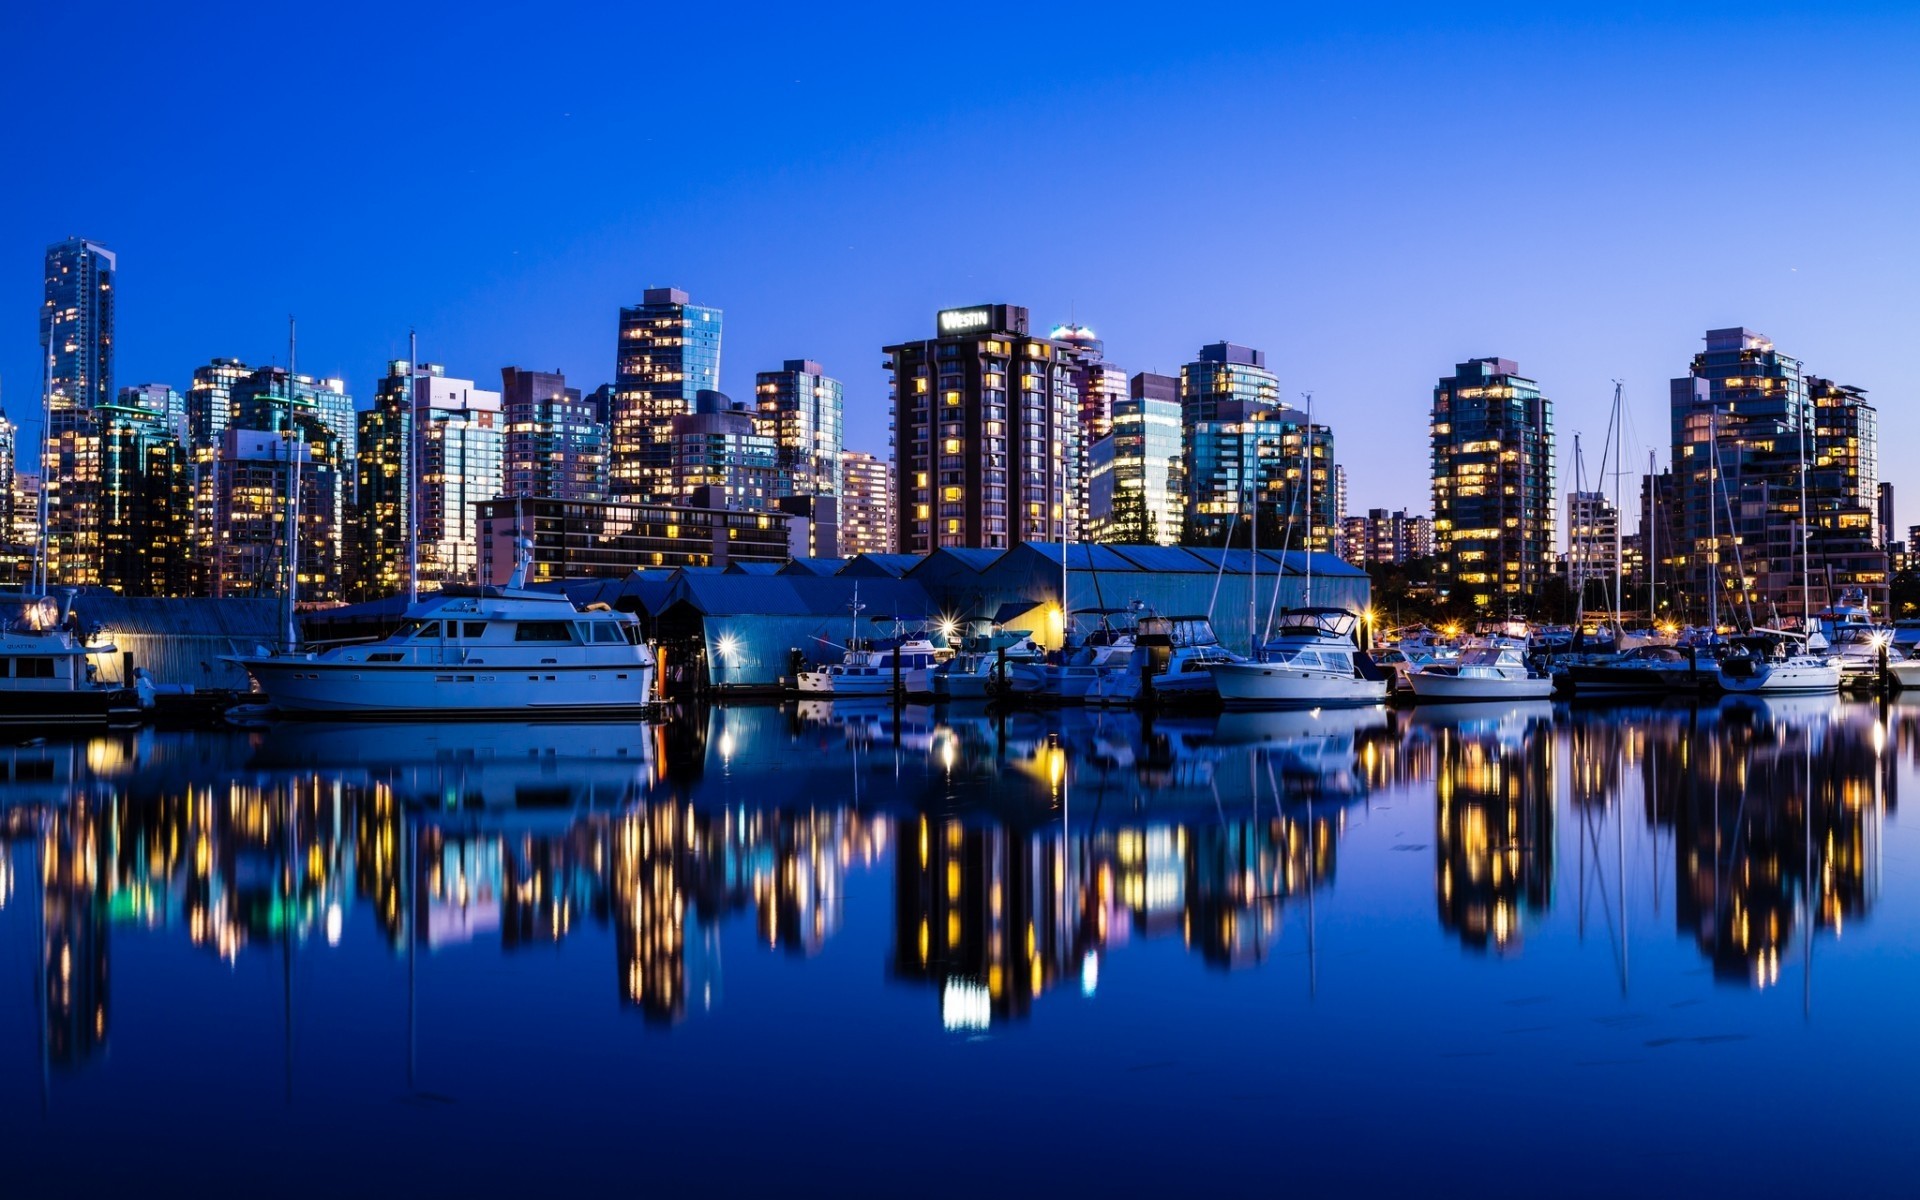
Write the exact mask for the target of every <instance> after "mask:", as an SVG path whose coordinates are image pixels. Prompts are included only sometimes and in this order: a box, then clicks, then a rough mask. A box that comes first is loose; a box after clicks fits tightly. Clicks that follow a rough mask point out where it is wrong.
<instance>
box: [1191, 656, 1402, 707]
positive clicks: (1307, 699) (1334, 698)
mask: <svg viewBox="0 0 1920 1200" xmlns="http://www.w3.org/2000/svg"><path fill="white" fill-rule="evenodd" d="M1211 671H1212V674H1213V684H1214V687H1215V689H1216V690H1217V691H1218V692H1219V693H1220V702H1221V703H1222V704H1224V705H1225V706H1227V707H1228V708H1259V707H1263V706H1280V705H1324V704H1378V703H1380V701H1382V700H1384V699H1386V695H1387V681H1386V680H1384V679H1362V678H1360V677H1359V676H1357V675H1339V674H1335V673H1333V672H1328V671H1299V670H1290V669H1288V668H1287V667H1285V666H1283V665H1280V664H1277V663H1221V664H1219V665H1218V666H1215V667H1213V668H1211Z"/></svg>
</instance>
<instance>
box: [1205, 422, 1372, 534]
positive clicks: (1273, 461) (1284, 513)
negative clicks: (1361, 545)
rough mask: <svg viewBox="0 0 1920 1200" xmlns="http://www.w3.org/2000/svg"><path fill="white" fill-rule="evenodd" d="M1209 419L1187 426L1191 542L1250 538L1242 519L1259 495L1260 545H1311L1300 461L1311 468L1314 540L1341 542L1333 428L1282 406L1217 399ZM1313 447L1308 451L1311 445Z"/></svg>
mask: <svg viewBox="0 0 1920 1200" xmlns="http://www.w3.org/2000/svg"><path fill="white" fill-rule="evenodd" d="M1208 411H1210V412H1211V413H1212V416H1211V417H1210V418H1207V419H1203V420H1200V421H1196V422H1194V423H1193V424H1190V425H1188V426H1186V427H1185V429H1184V430H1183V433H1184V435H1185V437H1186V446H1185V458H1186V463H1187V466H1186V470H1188V471H1190V472H1191V475H1190V476H1189V477H1188V479H1187V484H1186V490H1187V505H1186V531H1185V535H1184V540H1186V541H1187V542H1190V543H1210V542H1220V541H1222V540H1223V539H1227V538H1229V536H1231V540H1233V541H1234V542H1236V543H1244V541H1246V540H1247V531H1246V521H1247V519H1248V517H1249V516H1250V515H1251V513H1252V508H1251V505H1252V503H1253V502H1255V501H1256V500H1257V503H1258V505H1259V519H1260V543H1261V545H1263V546H1266V547H1269V548H1272V549H1279V548H1282V547H1285V548H1289V549H1294V550H1304V549H1308V548H1309V546H1308V541H1307V538H1308V493H1307V474H1306V471H1305V467H1304V463H1305V462H1306V461H1307V458H1308V457H1309V456H1310V458H1311V461H1312V464H1313V469H1312V545H1311V548H1312V549H1315V550H1332V549H1334V548H1335V545H1336V543H1337V542H1338V541H1339V537H1340V529H1339V525H1338V520H1339V504H1340V496H1339V491H1338V487H1337V484H1338V479H1337V477H1336V472H1335V469H1334V462H1333V453H1334V450H1333V430H1332V429H1331V428H1329V427H1328V426H1327V425H1325V424H1322V423H1320V422H1318V421H1315V422H1312V423H1311V424H1310V423H1309V422H1308V419H1307V414H1306V413H1305V412H1304V411H1302V410H1300V409H1297V408H1290V407H1286V406H1275V407H1265V406H1261V405H1260V404H1258V403H1257V402H1253V401H1247V400H1240V399H1222V400H1220V401H1219V402H1218V403H1217V404H1213V405H1211V406H1210V408H1209V410H1208ZM1309 447H1310V455H1309V449H1308V448H1309Z"/></svg>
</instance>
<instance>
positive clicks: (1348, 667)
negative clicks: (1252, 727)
mask: <svg viewBox="0 0 1920 1200" xmlns="http://www.w3.org/2000/svg"><path fill="white" fill-rule="evenodd" d="M1356 624H1358V620H1357V618H1355V617H1354V615H1353V614H1352V613H1350V612H1348V611H1347V610H1346V609H1343V608H1296V609H1288V610H1287V611H1286V612H1283V613H1281V614H1280V625H1279V628H1278V629H1276V630H1275V631H1274V635H1273V637H1271V638H1269V639H1268V640H1267V641H1266V643H1265V644H1264V645H1262V646H1261V647H1260V649H1259V651H1258V653H1257V654H1256V655H1255V657H1254V661H1252V662H1215V663H1210V664H1209V665H1208V667H1207V669H1208V670H1209V671H1211V672H1212V673H1213V683H1214V687H1215V688H1216V689H1217V690H1218V691H1219V693H1220V700H1221V702H1222V703H1223V704H1225V705H1226V706H1227V707H1228V708H1257V707H1261V706H1272V705H1288V704H1316V705H1320V704H1378V703H1379V702H1380V701H1382V700H1384V699H1386V696H1387V682H1388V680H1387V675H1386V673H1385V672H1383V671H1379V670H1371V671H1366V672H1363V671H1362V669H1361V660H1360V659H1359V658H1358V655H1359V652H1360V647H1359V646H1358V645H1357V644H1356V643H1355V642H1354V640H1353V630H1354V626H1355V625H1356Z"/></svg>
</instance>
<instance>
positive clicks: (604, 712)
mask: <svg viewBox="0 0 1920 1200" xmlns="http://www.w3.org/2000/svg"><path fill="white" fill-rule="evenodd" d="M529 561H530V559H529V558H528V557H527V556H526V555H524V554H523V556H522V559H521V563H520V565H519V567H518V568H517V569H516V570H515V571H514V575H513V578H512V579H511V580H510V581H509V582H508V584H507V585H506V586H505V587H493V586H487V587H449V588H447V589H445V590H443V591H441V592H440V593H439V594H437V595H435V596H432V597H430V598H428V599H425V600H422V601H421V602H419V603H418V604H415V605H413V606H411V607H409V608H408V609H407V612H406V617H405V620H403V621H402V623H401V625H400V627H399V628H398V629H396V630H394V631H393V632H392V633H391V634H389V635H388V636H387V637H385V638H383V639H382V640H380V641H377V642H360V643H354V644H352V645H346V646H336V647H333V648H331V649H327V650H322V651H307V652H296V653H283V654H276V653H269V652H264V651H263V652H262V653H259V654H250V655H236V656H234V657H233V659H232V660H231V661H233V662H235V663H237V664H239V665H240V666H241V667H244V668H245V669H246V672H247V674H248V675H250V676H252V677H253V680H254V682H255V684H257V685H258V686H259V688H260V689H261V690H262V691H263V692H265V693H266V695H267V697H268V699H269V700H270V701H271V702H272V704H273V707H274V709H275V710H276V712H277V713H278V714H279V715H282V716H292V717H328V718H333V719H388V720H391V719H395V718H432V719H439V720H480V719H491V718H500V717H523V718H524V717H546V718H553V717H615V716H630V715H634V714H638V713H640V712H642V711H644V710H646V709H647V707H648V706H649V704H650V703H651V702H652V700H653V682H654V657H653V651H652V650H651V649H650V648H649V647H648V646H647V644H646V642H645V641H644V640H643V639H642V637H641V630H640V621H639V618H637V617H635V616H633V615H632V614H631V613H620V612H615V611H613V610H612V609H610V608H607V607H606V606H605V605H590V606H588V607H587V608H585V609H581V608H578V607H576V606H575V605H574V603H573V602H572V601H571V600H569V599H567V597H566V596H565V595H563V594H560V593H556V592H535V591H528V590H526V588H525V587H524V582H525V578H526V567H527V564H528V562H529Z"/></svg>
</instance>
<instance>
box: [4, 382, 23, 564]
mask: <svg viewBox="0 0 1920 1200" xmlns="http://www.w3.org/2000/svg"><path fill="white" fill-rule="evenodd" d="M19 469H20V427H19V426H18V425H15V424H14V423H13V422H12V421H9V420H7V411H6V409H4V408H0V544H4V543H7V542H11V541H12V540H13V536H14V512H15V509H14V493H15V490H16V483H15V479H16V474H17V472H18V471H19ZM8 582H11V580H9V581H8Z"/></svg>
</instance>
